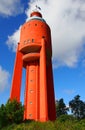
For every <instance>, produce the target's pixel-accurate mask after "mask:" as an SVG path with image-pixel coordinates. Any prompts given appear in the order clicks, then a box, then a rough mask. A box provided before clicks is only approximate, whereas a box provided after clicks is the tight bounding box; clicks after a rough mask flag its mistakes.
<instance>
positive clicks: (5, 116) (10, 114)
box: [0, 100, 24, 129]
mask: <svg viewBox="0 0 85 130" xmlns="http://www.w3.org/2000/svg"><path fill="white" fill-rule="evenodd" d="M23 112H24V107H23V106H22V104H21V103H18V102H17V101H16V100H12V101H10V100H8V101H7V103H6V104H5V105H4V104H2V105H1V107H0V129H1V128H2V127H3V126H7V125H10V124H13V123H21V122H22V121H23Z"/></svg>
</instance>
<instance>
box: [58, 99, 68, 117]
mask: <svg viewBox="0 0 85 130" xmlns="http://www.w3.org/2000/svg"><path fill="white" fill-rule="evenodd" d="M67 111H68V108H67V107H66V105H65V103H64V100H63V98H61V99H60V100H59V101H56V117H59V116H61V115H67Z"/></svg>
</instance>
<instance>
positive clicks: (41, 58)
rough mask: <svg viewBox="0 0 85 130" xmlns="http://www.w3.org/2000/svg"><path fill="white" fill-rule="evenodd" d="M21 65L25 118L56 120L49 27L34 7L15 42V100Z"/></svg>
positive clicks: (17, 95) (18, 99)
mask: <svg viewBox="0 0 85 130" xmlns="http://www.w3.org/2000/svg"><path fill="white" fill-rule="evenodd" d="M23 68H25V69H26V80H25V90H24V91H25V94H24V107H25V110H24V120H25V119H26V120H28V119H30V120H35V121H41V122H45V121H48V120H51V121H53V120H55V119H56V112H55V96H54V85H53V72H52V43H51V31H50V28H49V26H48V24H47V23H46V21H45V20H44V19H43V18H42V14H41V13H40V12H39V11H37V10H36V11H33V12H32V13H31V14H30V18H29V20H28V21H27V22H26V23H24V24H23V25H22V27H21V32H20V41H19V43H18V46H17V51H16V59H15V64H14V73H13V77H12V86H11V92H10V99H11V100H13V99H16V100H17V101H18V102H20V93H21V81H22V69H23Z"/></svg>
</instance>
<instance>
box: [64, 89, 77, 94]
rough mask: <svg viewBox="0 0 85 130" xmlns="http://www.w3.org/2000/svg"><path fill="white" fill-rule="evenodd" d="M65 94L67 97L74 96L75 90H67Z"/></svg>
mask: <svg viewBox="0 0 85 130" xmlns="http://www.w3.org/2000/svg"><path fill="white" fill-rule="evenodd" d="M63 92H64V93H65V94H67V95H72V94H74V93H75V90H74V89H65V90H64V91H63Z"/></svg>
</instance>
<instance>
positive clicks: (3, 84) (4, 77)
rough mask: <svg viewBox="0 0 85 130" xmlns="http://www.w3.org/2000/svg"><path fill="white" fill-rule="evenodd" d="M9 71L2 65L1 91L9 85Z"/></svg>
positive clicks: (0, 72)
mask: <svg viewBox="0 0 85 130" xmlns="http://www.w3.org/2000/svg"><path fill="white" fill-rule="evenodd" d="M9 76H10V74H9V72H8V71H6V70H4V69H3V68H2V67H1V66H0V92H2V91H4V90H5V89H6V88H7V87H8V84H9V83H8V82H9V81H8V80H9Z"/></svg>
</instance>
